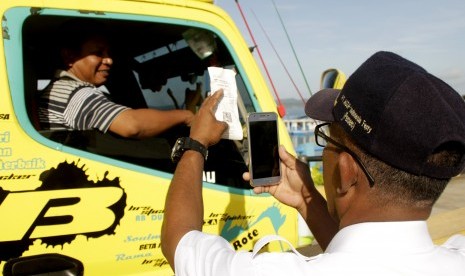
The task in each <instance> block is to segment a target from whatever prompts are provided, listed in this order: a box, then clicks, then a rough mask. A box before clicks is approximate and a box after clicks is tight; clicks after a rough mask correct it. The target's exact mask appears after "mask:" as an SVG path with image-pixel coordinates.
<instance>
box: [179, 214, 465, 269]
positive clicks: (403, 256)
mask: <svg viewBox="0 0 465 276" xmlns="http://www.w3.org/2000/svg"><path fill="white" fill-rule="evenodd" d="M175 270H176V271H175V272H176V275H202V276H207V275H222V276H223V275H241V276H242V275H244V276H246V275H310V276H312V275H344V276H346V275H409V276H411V275H413V276H415V275H421V276H425V275H426V276H427V275H441V276H446V275H447V276H449V275H461V276H465V236H461V235H456V236H453V237H451V238H450V239H449V240H448V241H447V242H446V243H445V244H443V245H442V246H436V245H434V244H433V242H432V240H431V237H430V235H429V233H428V229H427V225H426V222H424V221H409V222H376V223H360V224H355V225H351V226H348V227H345V228H344V229H342V230H340V231H339V232H338V233H337V235H336V236H335V237H334V238H333V240H332V241H331V243H330V244H329V246H328V248H327V250H326V252H325V253H323V254H320V255H318V256H315V257H313V258H302V256H299V255H297V254H294V253H292V252H285V253H261V254H257V255H254V254H253V253H252V252H236V251H234V249H233V248H232V247H231V245H230V244H229V243H228V242H227V241H226V240H225V239H223V238H221V237H218V236H215V235H209V234H205V233H202V232H199V231H191V232H189V233H187V234H186V235H185V236H184V237H183V238H182V239H181V241H180V242H179V244H178V247H177V248H176V254H175Z"/></svg>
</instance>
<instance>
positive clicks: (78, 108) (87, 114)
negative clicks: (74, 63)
mask: <svg viewBox="0 0 465 276" xmlns="http://www.w3.org/2000/svg"><path fill="white" fill-rule="evenodd" d="M55 78H56V79H55V80H54V81H53V82H52V83H50V84H49V85H48V86H47V87H46V88H45V89H44V91H43V92H42V94H41V95H40V100H39V120H40V125H41V128H42V129H50V130H92V129H99V130H100V131H102V132H107V130H108V128H109V127H110V125H111V123H112V122H113V120H114V119H115V118H116V116H118V115H119V114H120V113H121V112H123V111H124V110H127V109H129V107H126V106H123V105H119V104H116V103H113V102H112V101H110V100H109V99H108V98H107V97H106V96H105V94H104V92H102V91H100V90H98V89H97V87H95V86H94V85H92V84H90V83H87V82H83V81H81V80H79V79H78V78H76V77H75V76H73V75H71V74H70V73H68V72H66V71H62V70H60V71H57V73H56V74H55Z"/></svg>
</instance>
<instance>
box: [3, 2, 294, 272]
mask: <svg viewBox="0 0 465 276" xmlns="http://www.w3.org/2000/svg"><path fill="white" fill-rule="evenodd" d="M0 12H1V15H2V43H1V44H0V53H1V55H0V223H1V224H2V231H0V270H2V271H3V273H4V275H17V274H20V273H27V272H29V273H30V274H39V273H45V272H46V270H47V269H49V270H50V271H55V272H56V271H67V272H66V273H71V274H72V275H81V274H82V273H85V274H86V275H131V274H141V275H142V274H150V275H167V274H168V275H170V274H173V272H172V270H171V268H170V267H169V265H168V263H167V262H166V260H165V258H164V256H163V254H162V252H161V248H160V229H161V224H162V221H163V216H164V210H163V209H164V204H165V196H166V192H167V190H168V187H169V184H170V180H171V178H172V177H173V172H174V169H175V164H173V163H172V162H171V160H170V159H169V152H166V147H165V146H166V145H167V144H168V145H170V146H172V145H173V144H174V142H175V141H176V139H177V138H179V137H183V136H186V135H188V133H189V128H188V127H174V128H172V129H170V130H169V131H167V132H166V133H163V134H162V135H160V136H157V137H155V138H154V139H151V140H150V141H149V140H131V139H126V138H121V137H118V136H116V135H112V134H108V133H106V134H103V133H101V132H99V131H67V130H66V131H63V130H55V131H51V130H46V129H42V128H41V127H40V125H39V124H38V114H37V112H38V111H37V98H38V96H39V95H40V93H41V91H42V90H43V89H44V88H45V87H46V86H47V84H48V83H50V81H52V80H53V78H54V72H55V70H56V69H57V68H58V67H59V62H60V61H59V56H58V55H59V50H58V48H57V45H58V43H59V40H60V37H59V36H57V30H58V28H59V26H60V25H61V24H63V22H65V21H67V20H71V19H74V18H81V19H92V20H98V21H101V22H102V23H104V24H105V25H106V26H107V27H108V28H109V29H110V30H111V33H112V37H111V38H112V46H113V48H112V51H113V52H112V53H113V59H114V64H113V66H112V72H111V76H110V79H109V81H108V82H107V83H106V84H105V87H102V89H104V90H105V91H107V93H109V96H110V97H111V99H112V100H113V101H114V102H116V103H119V104H122V105H125V106H128V107H131V108H156V109H160V110H169V109H183V108H187V107H186V97H189V95H192V94H196V95H200V97H201V98H205V97H206V96H207V95H208V93H209V92H210V88H209V81H210V80H209V76H208V70H207V68H208V67H209V66H219V67H223V68H228V69H233V70H235V72H236V83H237V88H238V110H239V115H240V120H241V123H242V125H243V129H244V134H245V136H244V139H243V140H221V142H220V143H218V144H217V145H215V146H213V147H211V148H210V149H209V155H208V159H207V161H206V165H205V171H204V174H203V181H204V182H203V186H204V188H203V193H204V204H205V218H204V231H205V232H209V233H215V234H219V235H221V236H223V237H224V238H225V239H226V240H228V241H229V242H230V243H231V245H232V246H233V247H234V248H235V249H236V250H251V249H252V248H253V245H254V243H255V242H256V241H257V240H258V239H260V238H261V237H263V236H265V235H269V234H278V235H281V236H283V237H285V238H286V239H288V240H289V241H290V242H291V243H293V244H294V245H297V242H298V219H297V218H298V214H297V212H296V211H295V210H294V209H292V208H289V207H287V206H285V205H283V204H281V203H279V202H278V201H276V200H275V199H274V198H273V197H272V196H270V195H255V194H253V192H252V191H251V189H250V185H249V183H247V182H245V181H243V180H242V173H243V172H245V171H247V156H248V155H247V137H246V133H247V131H246V130H245V118H246V117H247V114H248V113H250V112H261V111H273V112H276V111H277V107H276V104H275V102H274V99H273V97H272V95H271V93H270V92H269V90H268V87H267V85H266V82H265V81H264V79H263V76H262V75H261V73H260V69H259V67H258V66H257V64H256V63H255V60H254V58H253V56H252V54H251V52H250V50H249V47H248V45H247V43H246V42H245V41H244V38H243V37H242V35H241V34H240V32H239V31H238V29H237V27H236V26H235V24H234V22H233V21H232V20H231V18H230V17H229V16H228V14H226V13H225V12H224V11H223V10H221V9H220V8H219V7H217V6H215V5H214V4H213V1H193V0H147V1H136V0H134V1H133V0H100V1H93V0H79V1H78V0H70V1H60V0H40V1H39V0H3V1H1V2H0ZM202 49H203V50H202ZM205 51H206V52H207V53H205ZM190 108H192V107H190ZM193 108H194V112H195V109H196V108H198V106H194V107H193ZM279 135H280V141H281V143H282V144H283V145H284V146H285V147H286V148H287V150H288V151H290V152H292V153H295V151H294V149H293V146H292V143H291V140H290V138H289V135H288V133H287V130H286V128H285V125H284V123H283V121H282V119H281V118H280V119H279ZM161 145H163V148H162V146H161ZM269 249H270V250H285V249H286V248H282V247H281V244H279V243H277V244H271V245H270V247H269ZM15 273H16V274H15ZM67 275H69V274H67Z"/></svg>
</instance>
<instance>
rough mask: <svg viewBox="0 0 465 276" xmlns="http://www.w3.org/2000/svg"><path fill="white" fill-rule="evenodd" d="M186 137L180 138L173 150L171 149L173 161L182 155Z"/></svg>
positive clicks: (176, 160)
mask: <svg viewBox="0 0 465 276" xmlns="http://www.w3.org/2000/svg"><path fill="white" fill-rule="evenodd" d="M183 146H184V137H182V138H179V139H178V140H177V141H176V143H175V144H174V146H173V150H172V151H171V161H173V162H178V161H179V159H180V158H181V156H182V153H183V151H184V148H183Z"/></svg>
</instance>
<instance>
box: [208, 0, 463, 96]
mask: <svg viewBox="0 0 465 276" xmlns="http://www.w3.org/2000/svg"><path fill="white" fill-rule="evenodd" d="M238 1H239V5H240V7H241V8H242V11H243V13H244V15H245V18H246V20H247V22H248V24H249V27H250V29H251V31H252V34H253V36H254V38H255V42H256V43H257V46H258V48H259V50H260V53H261V55H262V57H263V59H264V61H265V66H266V68H267V69H268V71H269V73H270V75H271V78H272V81H273V84H274V86H275V87H276V90H277V93H278V95H279V97H280V98H281V99H285V98H296V99H300V96H299V92H300V94H301V95H302V97H303V98H304V99H305V100H306V99H307V98H308V97H309V96H310V93H315V92H316V91H318V89H319V88H320V78H321V73H322V72H323V71H324V70H326V69H328V68H338V69H339V70H341V71H342V72H344V73H345V74H346V75H347V76H350V74H352V73H353V72H354V71H355V70H356V69H357V67H358V66H360V64H361V63H363V62H364V61H365V60H366V59H367V58H368V57H370V56H371V55H372V54H374V53H375V52H377V51H380V50H385V51H392V52H395V53H397V54H399V55H401V56H403V57H405V58H407V59H409V60H411V61H413V62H415V63H417V64H419V65H420V66H422V67H423V68H425V69H426V70H427V71H428V72H430V73H431V74H433V75H435V76H437V77H439V78H440V79H442V80H444V81H445V82H446V83H448V84H449V85H450V86H452V87H453V88H454V89H455V90H456V91H457V92H459V94H461V95H465V1H464V0H441V1H438V0H389V1H387V0H384V1H381V0H351V1H344V0H339V1H336V0H238ZM273 1H274V2H273ZM273 3H274V4H275V5H273ZM215 4H216V5H218V6H219V7H221V8H223V9H224V10H225V11H226V12H227V13H228V14H229V15H230V16H231V17H232V19H233V20H234V21H235V23H236V25H237V26H238V28H239V30H240V31H241V32H242V34H243V36H244V38H245V39H246V41H247V42H248V44H249V45H250V46H252V45H254V44H253V42H252V41H253V40H252V39H251V36H250V35H249V32H248V31H247V28H246V25H245V23H244V20H243V18H242V16H241V14H240V12H239V8H238V6H237V3H236V1H235V0H215ZM275 6H276V8H275ZM278 13H279V15H278ZM279 16H280V17H281V19H282V22H283V23H281V20H280V17H279ZM263 30H264V31H263ZM286 32H287V35H286ZM267 36H268V37H269V38H270V40H271V43H270V42H269V41H268V39H267ZM273 47H274V48H275V49H276V51H277V52H278V54H276V53H275V51H274V50H273ZM294 53H295V54H294ZM254 57H255V59H256V61H257V63H258V64H259V65H260V67H261V68H262V71H263V72H264V69H263V66H262V63H261V61H260V59H259V56H258V54H257V53H256V51H255V52H254ZM280 59H281V60H282V61H283V63H284V65H282V63H281V62H280ZM297 59H298V61H297ZM299 63H300V67H299ZM300 68H302V70H301V69H300ZM286 70H287V72H289V75H290V76H291V77H289V76H288V74H287V73H286ZM264 77H265V78H266V75H265V72H264ZM266 79H267V78H266ZM293 82H294V83H295V84H296V86H297V88H298V90H297V89H295V88H294V85H293ZM307 84H308V85H307ZM269 87H270V91H272V87H271V85H269ZM308 88H310V91H309V89H308Z"/></svg>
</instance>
